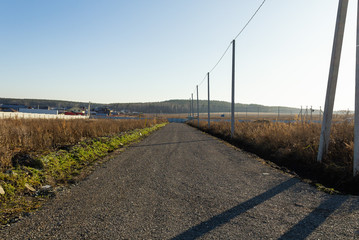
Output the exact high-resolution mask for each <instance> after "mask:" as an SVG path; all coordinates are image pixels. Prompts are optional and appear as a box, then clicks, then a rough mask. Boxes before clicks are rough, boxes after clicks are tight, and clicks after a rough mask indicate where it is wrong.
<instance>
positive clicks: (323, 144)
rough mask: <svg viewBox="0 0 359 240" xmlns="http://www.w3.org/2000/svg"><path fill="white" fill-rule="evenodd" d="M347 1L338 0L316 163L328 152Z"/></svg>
mask: <svg viewBox="0 0 359 240" xmlns="http://www.w3.org/2000/svg"><path fill="white" fill-rule="evenodd" d="M348 1H349V0H339V6H338V15H337V22H336V27H335V35H334V43H333V50H332V59H331V62H330V70H329V78H328V86H327V94H326V98H325V106H324V114H323V124H322V130H321V133H320V142H319V149H318V156H317V161H318V162H321V161H322V159H323V157H324V156H325V155H326V153H327V152H328V145H329V139H330V127H331V125H332V116H333V108H334V99H335V90H336V87H337V80H338V72H339V65H340V55H341V51H342V45H343V36H344V28H345V19H346V15H347V9H348Z"/></svg>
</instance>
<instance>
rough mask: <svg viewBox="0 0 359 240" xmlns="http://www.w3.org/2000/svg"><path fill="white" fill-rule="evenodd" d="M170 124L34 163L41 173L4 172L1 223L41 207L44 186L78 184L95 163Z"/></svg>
mask: <svg viewBox="0 0 359 240" xmlns="http://www.w3.org/2000/svg"><path fill="white" fill-rule="evenodd" d="M165 125H166V123H162V124H157V125H155V126H152V127H148V128H144V129H137V130H134V131H131V132H126V133H120V134H118V135H113V136H107V137H99V138H96V139H88V140H85V141H82V142H79V143H78V144H76V145H74V146H72V147H70V148H68V150H58V151H55V152H51V153H48V154H45V155H39V156H37V157H36V158H34V159H33V161H35V162H38V163H40V164H38V166H39V169H37V168H32V167H26V166H21V165H18V166H16V167H14V168H13V169H8V170H7V171H6V172H0V186H1V187H2V189H3V190H4V192H5V194H0V223H1V224H6V223H8V222H9V220H11V219H13V218H14V217H15V216H19V214H20V213H24V212H29V211H31V210H33V209H36V208H38V207H39V206H41V202H43V201H44V200H45V199H46V198H48V196H44V195H41V194H39V190H40V189H41V187H42V186H44V185H51V186H52V188H55V187H57V186H61V185H66V184H69V183H74V182H76V181H77V180H78V179H81V178H80V177H79V175H81V174H83V173H84V172H85V170H86V169H88V167H89V166H92V165H93V164H94V162H96V161H99V160H100V159H103V158H104V157H105V156H107V155H108V154H109V153H110V152H112V151H114V150H116V149H119V148H121V147H123V146H126V145H128V144H130V143H134V142H137V141H139V140H140V139H142V138H143V137H145V136H148V135H149V134H150V133H152V132H153V131H156V130H158V129H159V128H161V127H163V126H165Z"/></svg>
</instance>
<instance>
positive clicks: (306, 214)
mask: <svg viewBox="0 0 359 240" xmlns="http://www.w3.org/2000/svg"><path fill="white" fill-rule="evenodd" d="M358 230H359V198H358V197H355V196H348V195H328V194H326V193H323V192H320V191H318V190H316V189H315V188H314V187H312V186H310V185H308V184H306V183H303V182H301V181H300V180H299V179H296V178H293V177H292V176H290V175H287V174H284V173H282V172H280V171H278V170H276V169H274V168H271V167H270V166H268V165H266V164H264V163H263V162H261V161H260V160H258V159H256V158H255V157H254V156H252V155H249V154H247V153H246V152H243V151H241V150H236V149H235V148H233V147H230V146H228V145H226V144H225V143H223V142H221V141H219V140H217V139H215V138H213V137H211V136H209V135H206V134H204V133H202V132H200V131H198V130H196V129H194V128H191V127H189V126H187V125H185V124H176V123H172V124H169V125H167V126H166V127H164V128H163V129H161V130H159V131H157V132H155V133H154V134H152V135H151V136H149V137H148V138H146V139H145V140H143V141H142V142H140V143H138V144H135V145H132V146H131V147H129V148H128V149H127V150H126V151H125V152H123V153H121V154H119V155H118V156H117V157H116V158H114V159H112V160H110V161H108V162H106V163H105V164H103V165H102V166H100V167H98V168H97V169H96V170H95V171H94V172H93V173H92V174H91V175H90V176H89V177H88V178H87V179H86V180H84V181H82V182H80V183H79V184H77V185H75V186H73V187H71V188H70V189H68V190H66V191H62V192H60V193H58V194H57V196H56V197H55V198H54V199H52V200H50V201H49V202H48V203H47V204H45V206H44V207H43V208H42V209H41V210H39V211H37V212H35V213H32V214H30V216H29V217H25V218H23V219H21V220H20V221H19V222H16V223H14V224H11V226H9V227H6V228H4V229H2V230H1V231H0V239H12V240H15V239H355V238H358V239H359V232H358Z"/></svg>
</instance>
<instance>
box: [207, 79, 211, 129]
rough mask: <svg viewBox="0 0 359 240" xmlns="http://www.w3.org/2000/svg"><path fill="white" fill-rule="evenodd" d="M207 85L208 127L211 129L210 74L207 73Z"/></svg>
mask: <svg viewBox="0 0 359 240" xmlns="http://www.w3.org/2000/svg"><path fill="white" fill-rule="evenodd" d="M207 85H208V127H211V108H210V100H209V73H207Z"/></svg>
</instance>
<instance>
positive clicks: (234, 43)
mask: <svg viewBox="0 0 359 240" xmlns="http://www.w3.org/2000/svg"><path fill="white" fill-rule="evenodd" d="M232 47H233V48H232V104H231V137H232V138H233V137H234V78H235V67H236V66H235V60H236V56H235V52H236V40H233V41H232Z"/></svg>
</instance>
